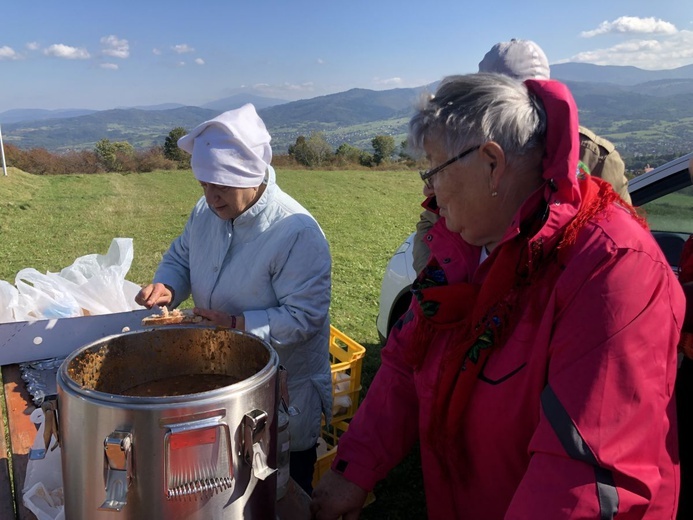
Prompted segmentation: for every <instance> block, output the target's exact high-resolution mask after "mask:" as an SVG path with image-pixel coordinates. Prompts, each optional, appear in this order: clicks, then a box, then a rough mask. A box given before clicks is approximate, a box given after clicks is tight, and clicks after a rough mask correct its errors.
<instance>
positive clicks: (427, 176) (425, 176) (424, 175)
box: [419, 146, 479, 190]
mask: <svg viewBox="0 0 693 520" xmlns="http://www.w3.org/2000/svg"><path fill="white" fill-rule="evenodd" d="M478 148H479V146H473V147H471V148H469V149H468V150H465V151H464V152H462V153H461V154H458V155H456V156H455V157H453V158H452V159H448V160H447V161H445V162H444V163H443V164H441V165H439V166H436V167H435V168H431V169H430V170H426V171H424V172H419V175H421V180H422V181H424V184H425V185H426V187H427V188H428V189H429V190H431V189H433V181H432V180H431V179H432V177H433V176H434V175H435V174H436V173H438V172H439V171H441V170H442V169H444V168H447V167H448V166H450V165H451V164H452V163H454V162H455V161H459V160H460V159H462V158H463V157H466V156H467V155H469V154H470V153H472V152H473V151H474V150H477V149H478Z"/></svg>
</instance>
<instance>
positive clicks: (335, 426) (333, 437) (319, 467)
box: [313, 421, 349, 487]
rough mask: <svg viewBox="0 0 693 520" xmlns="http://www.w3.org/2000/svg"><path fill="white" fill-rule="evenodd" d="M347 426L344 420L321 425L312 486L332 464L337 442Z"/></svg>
mask: <svg viewBox="0 0 693 520" xmlns="http://www.w3.org/2000/svg"><path fill="white" fill-rule="evenodd" d="M348 427H349V423H347V422H345V421H333V422H332V424H331V425H330V426H323V429H322V439H321V442H320V445H319V446H318V460H317V461H316V462H315V469H314V470H313V487H315V486H316V485H317V484H318V481H319V480H320V477H322V476H323V475H324V474H325V473H326V472H327V471H328V470H329V469H330V466H332V461H333V460H334V458H335V456H336V455H337V442H338V441H339V437H340V436H341V435H342V433H344V432H345V431H346V430H347V428H348Z"/></svg>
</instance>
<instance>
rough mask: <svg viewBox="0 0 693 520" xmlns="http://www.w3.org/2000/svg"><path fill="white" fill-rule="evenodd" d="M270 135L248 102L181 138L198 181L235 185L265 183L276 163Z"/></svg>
mask: <svg viewBox="0 0 693 520" xmlns="http://www.w3.org/2000/svg"><path fill="white" fill-rule="evenodd" d="M270 139H271V137H270V135H269V132H267V128H265V123H264V122H263V121H262V119H260V116H258V115H257V112H256V111H255V107H254V106H253V105H252V104H250V103H248V104H246V105H243V106H242V107H241V108H238V109H236V110H229V111H228V112H224V113H223V114H220V115H218V116H217V117H215V118H214V119H210V120H209V121H205V122H204V123H202V124H201V125H198V126H197V127H195V128H194V129H193V130H192V132H190V133H189V134H187V135H184V136H183V137H181V138H180V139H178V147H179V148H180V149H181V150H185V151H186V152H188V153H189V154H192V160H191V161H190V164H191V166H192V170H193V174H194V175H195V178H196V179H197V180H198V181H201V182H208V183H210V184H219V185H221V186H231V187H234V188H254V187H257V186H259V185H260V184H262V181H263V179H264V178H265V173H266V172H267V167H268V166H269V164H270V163H271V162H272V148H271V147H270V144H269V143H270Z"/></svg>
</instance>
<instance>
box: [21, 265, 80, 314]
mask: <svg viewBox="0 0 693 520" xmlns="http://www.w3.org/2000/svg"><path fill="white" fill-rule="evenodd" d="M14 284H15V286H16V287H17V291H19V298H20V302H19V305H18V307H17V308H16V310H15V318H16V319H17V321H26V320H40V319H51V318H70V317H72V316H82V308H81V307H80V305H79V303H78V302H77V300H76V299H75V297H74V296H73V295H72V294H70V290H69V288H68V287H67V286H66V285H65V283H64V281H63V280H62V279H61V277H60V276H59V275H57V274H55V273H46V274H42V273H40V272H38V271H37V270H36V269H34V268H32V267H29V268H26V269H22V270H21V271H19V272H18V273H17V277H16V278H15V281H14Z"/></svg>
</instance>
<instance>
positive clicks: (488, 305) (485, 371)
mask: <svg viewBox="0 0 693 520" xmlns="http://www.w3.org/2000/svg"><path fill="white" fill-rule="evenodd" d="M409 142H410V146H412V148H414V149H417V150H423V151H424V152H425V153H426V157H427V158H428V160H429V162H430V166H431V168H430V169H429V170H428V171H426V172H422V173H421V178H422V179H423V180H424V182H425V183H426V184H427V186H428V188H429V189H430V190H432V191H433V194H434V195H435V197H436V200H437V202H438V208H439V212H440V216H441V218H440V219H439V220H438V221H437V222H436V224H435V225H434V227H433V228H432V229H431V232H430V234H431V236H432V238H431V241H430V242H429V243H430V248H431V255H430V259H429V262H428V264H427V265H426V267H425V268H424V269H423V270H422V271H421V273H420V274H419V277H418V279H417V280H416V282H415V284H414V288H413V294H414V298H413V299H412V303H411V306H410V307H409V309H408V311H407V312H406V313H405V315H404V316H403V317H402V319H401V320H400V321H399V322H398V323H397V324H396V325H395V327H394V328H393V329H392V332H391V334H390V336H389V337H388V339H387V343H386V345H385V347H384V349H383V351H382V363H381V366H380V369H379V370H378V372H377V374H376V376H375V378H374V380H373V382H372V384H371V386H370V387H369V389H368V393H367V395H366V397H365V399H364V401H363V403H362V404H361V406H360V407H359V409H358V411H357V412H356V415H355V416H354V418H353V419H352V421H351V423H350V424H349V429H348V430H347V431H346V432H345V433H344V434H343V435H342V437H341V438H340V441H339V444H338V446H337V454H336V456H335V459H334V461H333V463H332V466H331V471H328V472H327V473H326V474H325V475H324V476H323V478H322V479H321V481H320V483H319V484H318V485H317V487H316V489H315V490H314V492H313V501H312V503H311V511H312V514H313V518H315V519H317V520H333V519H336V518H338V517H339V516H340V515H344V518H345V519H350V518H356V517H357V515H358V514H359V511H360V509H361V507H362V505H363V503H364V500H365V498H366V496H367V493H368V491H370V490H371V489H373V487H374V485H375V484H376V482H378V481H379V480H381V479H383V478H384V477H385V476H386V475H387V474H388V472H389V471H390V470H391V469H392V468H393V467H394V466H395V465H397V464H398V463H399V462H400V461H401V460H402V459H403V458H404V457H405V456H406V454H407V453H408V452H409V451H410V450H411V448H412V446H413V445H414V444H415V443H416V442H417V441H419V444H420V451H421V468H422V472H423V478H424V488H425V492H426V503H427V509H428V516H429V518H431V519H440V518H445V519H453V518H465V519H467V518H469V519H474V520H486V519H488V520H495V519H498V520H500V519H504V518H505V519H509V518H512V519H515V518H550V519H552V520H569V519H571V520H572V519H575V520H576V519H583V518H619V519H621V520H632V519H651V520H662V519H672V518H674V516H675V513H676V504H677V499H678V452H677V449H678V448H677V439H676V437H677V435H676V414H675V407H674V397H673V394H674V380H675V376H676V364H677V353H676V349H677V343H678V340H679V330H680V326H681V323H682V321H683V316H684V299H683V293H682V290H681V287H680V285H679V284H678V282H677V280H676V276H675V274H674V273H673V271H672V270H671V268H670V267H669V265H668V263H667V261H666V258H665V257H664V255H663V253H662V252H661V250H660V249H659V247H658V245H657V243H656V241H655V240H654V238H653V237H652V235H651V233H650V232H649V230H648V229H647V225H646V223H645V222H644V220H642V219H641V218H640V217H639V216H638V215H637V214H636V213H635V210H634V209H633V208H632V207H631V206H630V205H624V204H623V203H622V201H621V199H620V197H618V195H617V194H616V193H615V192H614V191H613V189H612V188H611V186H610V185H609V184H608V183H606V182H604V181H602V180H600V179H598V178H595V177H592V176H589V175H576V171H577V170H578V161H579V147H580V144H579V136H578V121H577V108H576V106H575V103H574V100H573V98H572V96H571V95H570V92H569V91H568V89H567V87H565V85H563V84H561V83H559V82H557V81H551V80H527V81H525V82H524V84H523V83H520V82H518V81H516V80H514V79H511V78H509V77H507V76H502V75H498V74H472V75H466V76H452V77H448V78H445V79H443V81H442V82H441V84H440V86H439V87H438V89H437V91H436V92H435V94H434V95H432V96H430V97H429V98H428V99H426V100H425V101H424V103H423V105H422V106H421V107H420V108H419V109H418V110H417V111H416V113H415V114H414V116H413V117H412V119H411V121H410V124H409Z"/></svg>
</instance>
